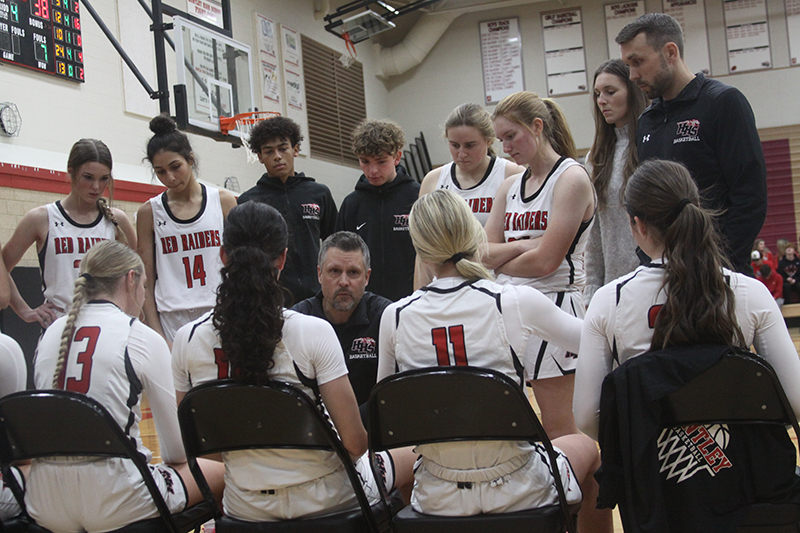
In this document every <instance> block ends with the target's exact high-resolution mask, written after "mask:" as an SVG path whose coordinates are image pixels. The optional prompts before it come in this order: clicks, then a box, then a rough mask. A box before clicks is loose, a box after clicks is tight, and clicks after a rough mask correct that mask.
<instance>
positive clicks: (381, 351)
mask: <svg viewBox="0 0 800 533" xmlns="http://www.w3.org/2000/svg"><path fill="white" fill-rule="evenodd" d="M395 309H396V307H395V306H394V305H390V306H389V307H387V308H386V309H385V310H384V311H383V315H381V327H380V329H379V331H378V378H377V379H378V381H377V382H378V383H380V381H381V380H382V379H384V378H386V377H389V376H391V375H393V374H394V373H395V366H396V360H395V338H394V334H395V328H394V315H395Z"/></svg>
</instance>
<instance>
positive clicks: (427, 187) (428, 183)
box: [419, 167, 442, 198]
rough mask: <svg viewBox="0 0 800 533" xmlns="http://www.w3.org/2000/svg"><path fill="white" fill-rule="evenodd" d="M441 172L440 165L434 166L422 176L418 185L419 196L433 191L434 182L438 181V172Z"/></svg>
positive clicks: (434, 187)
mask: <svg viewBox="0 0 800 533" xmlns="http://www.w3.org/2000/svg"><path fill="white" fill-rule="evenodd" d="M441 173H442V169H441V167H439V168H434V169H433V170H431V171H430V172H428V173H427V174H426V175H425V177H424V178H422V183H421V184H420V186H419V197H420V198H422V197H423V196H425V195H426V194H428V193H429V192H433V191H435V190H436V184H437V183H439V174H441Z"/></svg>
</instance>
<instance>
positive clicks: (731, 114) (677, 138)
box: [616, 13, 767, 276]
mask: <svg viewBox="0 0 800 533" xmlns="http://www.w3.org/2000/svg"><path fill="white" fill-rule="evenodd" d="M616 41H617V43H618V44H620V47H621V52H622V59H623V61H625V63H627V64H628V66H629V67H630V78H631V80H632V81H634V82H636V84H637V85H638V86H639V87H640V88H641V89H642V90H643V91H644V92H645V94H647V96H648V97H649V98H652V99H653V103H652V105H650V107H648V108H647V109H646V110H645V111H644V113H642V116H641V117H640V118H639V127H638V131H637V133H636V147H637V149H638V152H639V161H645V160H647V159H669V160H673V161H679V162H681V163H683V164H684V165H686V168H688V169H689V172H691V174H692V177H693V178H694V180H695V182H696V183H697V187H698V189H700V192H701V195H702V197H703V203H704V205H705V207H709V208H712V209H717V210H720V211H721V212H722V214H721V215H720V217H719V223H720V230H721V232H722V235H723V237H724V239H725V242H726V244H727V246H728V258H729V259H730V261H731V263H732V264H733V266H734V268H735V269H736V270H738V271H739V272H743V273H746V274H750V275H751V276H752V275H753V270H752V268H751V267H750V250H751V248H752V245H753V242H754V241H755V239H756V237H757V236H758V233H759V232H760V231H761V226H762V225H763V223H764V219H765V217H766V213H767V181H766V180H767V170H766V164H765V162H764V154H763V151H762V149H761V141H760V140H759V137H758V131H757V130H756V123H755V117H754V115H753V110H752V109H751V108H750V104H749V103H748V102H747V99H746V98H745V97H744V95H743V94H742V93H741V92H739V90H738V89H735V88H733V87H730V86H728V85H725V84H724V83H722V82H720V81H717V80H712V79H708V78H706V77H705V76H704V75H703V74H702V73H698V74H696V75H695V74H692V72H691V71H690V70H689V67H687V66H686V63H685V62H684V59H683V31H682V30H681V27H680V25H679V24H678V22H677V21H676V20H675V19H674V18H672V17H670V16H669V15H666V14H664V13H649V14H647V15H644V16H642V17H639V18H638V19H636V20H635V21H633V22H631V23H630V24H628V25H627V26H625V27H624V28H623V29H622V31H620V32H619V35H617V38H616Z"/></svg>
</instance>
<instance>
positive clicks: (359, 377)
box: [292, 231, 392, 405]
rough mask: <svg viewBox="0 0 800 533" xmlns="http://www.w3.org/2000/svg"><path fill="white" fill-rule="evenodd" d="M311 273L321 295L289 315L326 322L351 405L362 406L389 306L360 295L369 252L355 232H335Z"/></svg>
mask: <svg viewBox="0 0 800 533" xmlns="http://www.w3.org/2000/svg"><path fill="white" fill-rule="evenodd" d="M317 272H318V276H319V282H320V285H321V286H322V290H321V291H320V292H318V293H317V295H316V296H313V297H311V298H307V299H305V300H303V301H302V302H300V303H298V304H297V305H295V306H294V307H292V310H294V311H298V312H300V313H303V314H305V315H311V316H316V317H319V318H323V319H325V320H327V321H328V322H330V323H331V325H332V326H333V329H334V331H336V336H337V337H339V342H340V343H341V345H342V352H344V359H345V362H346V363H347V370H348V377H349V378H350V384H351V385H352V386H353V391H354V392H355V393H356V400H357V401H358V403H359V405H361V404H365V403H366V401H367V398H369V393H370V391H371V390H372V387H373V386H374V385H375V380H376V376H377V374H378V330H379V329H380V324H381V315H382V314H383V310H384V309H386V306H388V305H389V304H390V303H392V302H391V301H390V300H388V299H386V298H384V297H383V296H378V295H377V294H373V293H371V292H365V289H366V286H367V283H368V282H369V275H370V272H371V270H370V259H369V248H367V245H366V243H365V242H364V240H363V239H362V238H361V237H359V236H358V235H357V234H355V233H352V232H349V231H339V232H336V233H334V234H333V235H331V236H330V237H328V238H327V239H325V240H324V241H323V242H322V246H321V248H320V250H319V258H318V266H317Z"/></svg>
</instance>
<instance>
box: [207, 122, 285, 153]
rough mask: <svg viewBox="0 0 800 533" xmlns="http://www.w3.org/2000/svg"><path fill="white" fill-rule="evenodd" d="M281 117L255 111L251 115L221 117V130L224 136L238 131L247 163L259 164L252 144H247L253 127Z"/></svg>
mask: <svg viewBox="0 0 800 533" xmlns="http://www.w3.org/2000/svg"><path fill="white" fill-rule="evenodd" d="M279 116H281V114H280V113H277V112H275V111H253V112H251V113H240V114H238V115H235V116H233V117H219V129H220V131H221V132H222V133H223V134H224V135H230V132H231V131H232V130H236V133H238V134H239V138H240V139H241V141H242V146H244V149H245V152H246V154H247V162H248V163H257V162H258V156H257V155H256V154H254V153H253V152H252V151H251V150H250V143H248V142H247V141H248V139H250V133H251V132H252V131H253V126H255V125H256V124H258V123H259V122H261V121H262V120H267V119H268V118H272V117H279Z"/></svg>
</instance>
